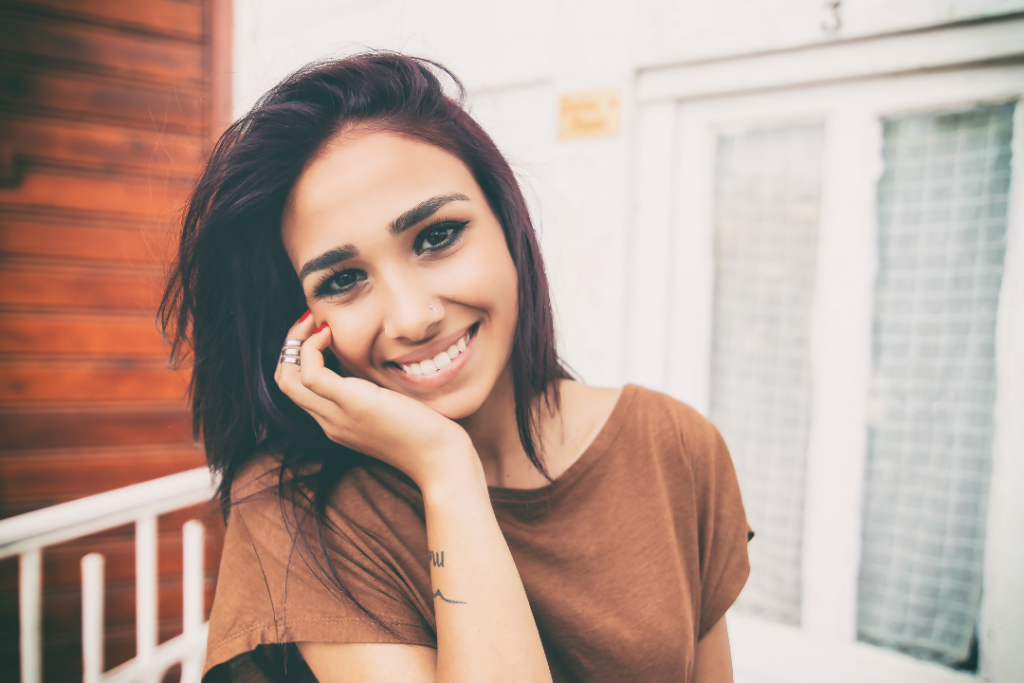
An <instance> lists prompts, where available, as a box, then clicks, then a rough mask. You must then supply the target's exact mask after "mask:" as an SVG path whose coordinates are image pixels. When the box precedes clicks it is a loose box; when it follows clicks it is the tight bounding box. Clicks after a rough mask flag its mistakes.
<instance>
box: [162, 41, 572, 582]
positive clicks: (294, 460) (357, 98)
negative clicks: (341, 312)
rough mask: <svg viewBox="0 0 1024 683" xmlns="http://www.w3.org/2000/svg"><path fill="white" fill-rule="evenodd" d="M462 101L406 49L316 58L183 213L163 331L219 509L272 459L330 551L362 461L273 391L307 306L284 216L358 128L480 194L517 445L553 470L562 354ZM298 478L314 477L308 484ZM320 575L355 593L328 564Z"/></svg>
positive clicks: (518, 232)
mask: <svg viewBox="0 0 1024 683" xmlns="http://www.w3.org/2000/svg"><path fill="white" fill-rule="evenodd" d="M439 75H441V76H442V77H444V76H446V77H448V78H450V80H451V82H452V88H453V89H454V90H455V91H456V96H455V97H449V96H447V95H446V94H445V92H444V88H443V87H442V83H441V80H440V79H439V78H438V76H439ZM464 97H465V91H464V89H463V88H462V85H461V84H460V83H459V81H458V79H456V78H455V76H454V75H453V74H451V72H449V71H447V70H446V69H444V68H443V67H441V66H439V65H437V64H435V63H433V62H429V61H426V60H421V59H413V58H410V57H406V56H403V55H400V54H395V53H370V54H363V55H358V56H354V57H349V58H346V59H338V60H330V61H321V62H316V63H313V64H310V65H308V66H306V67H304V68H302V69H300V70H299V71H297V72H295V73H294V74H292V75H291V76H289V77H288V78H286V79H285V80H284V81H282V82H281V83H279V84H278V85H277V86H276V87H274V88H273V89H272V90H270V91H269V92H268V93H267V94H266V95H264V96H263V98H262V99H260V101H259V102H258V103H257V104H256V105H255V106H254V107H253V108H252V110H251V111H249V113H247V114H246V115H245V116H243V117H242V118H240V119H239V120H238V121H236V122H235V123H234V124H232V125H231V126H230V127H229V128H228V129H227V131H226V132H225V133H224V134H223V135H222V136H221V138H220V140H219V141H218V142H217V144H216V146H215V147H214V149H213V152H212V154H211V156H210V159H209V161H208V163H207V165H206V168H205V170H204V171H203V173H202V174H201V175H200V177H199V179H198V181H197V183H196V186H195V189H194V191H193V193H192V196H191V198H190V201H189V203H188V205H187V208H186V212H185V215H184V220H183V225H182V231H181V240H180V245H179V249H178V254H177V259H176V262H175V263H174V266H173V268H172V270H171V273H170V279H169V281H168V284H167V287H166V290H165V292H164V295H163V300H162V302H161V305H160V311H159V321H160V325H161V328H162V330H163V332H164V334H165V336H166V337H167V338H169V339H170V342H171V344H172V351H171V359H172V361H173V362H175V363H177V364H182V363H183V362H184V361H185V360H186V358H187V357H188V356H189V354H191V365H192V379H191V385H190V392H191V400H192V419H193V431H194V433H195V436H196V438H197V439H200V438H201V439H202V443H203V444H204V446H205V448H206V457H207V460H208V461H209V464H210V467H211V468H212V469H213V470H215V471H216V472H217V473H218V474H220V476H221V480H220V498H221V500H222V502H223V503H224V504H225V506H227V505H230V494H231V485H232V483H233V482H234V479H235V476H236V474H237V473H238V472H239V471H240V470H241V469H242V468H243V467H244V466H245V465H247V464H248V463H249V462H251V461H252V460H254V459H255V458H256V457H258V456H259V455H261V454H264V453H274V454H275V455H276V456H277V457H279V458H280V459H281V463H282V468H281V476H280V489H281V492H282V493H285V489H286V486H287V487H289V488H290V493H291V494H296V493H298V494H299V497H301V498H302V499H303V500H304V501H306V502H308V503H309V504H310V510H311V511H313V512H315V514H316V517H317V519H318V520H319V521H320V524H318V529H319V533H318V539H317V540H318V543H319V545H320V549H321V554H322V555H326V552H325V551H326V548H325V547H324V545H323V522H324V509H325V506H326V504H327V500H328V498H329V495H330V493H331V492H332V491H333V489H334V488H335V487H336V485H337V483H338V481H339V480H340V479H341V477H342V476H343V475H344V474H345V472H347V471H348V470H349V469H351V468H352V467H354V466H357V465H358V464H360V463H361V462H364V459H365V456H362V455H360V454H359V453H356V452H354V451H352V450H350V449H347V448H345V447H344V446H341V445H339V444H336V443H333V442H331V441H329V440H328V439H327V437H326V435H325V434H324V432H323V430H322V429H321V428H320V426H319V425H318V424H317V423H316V422H315V421H314V420H313V418H312V417H310V416H309V415H308V414H307V413H306V412H305V411H303V410H302V409H300V408H298V407H297V406H296V405H295V404H294V403H293V402H292V401H291V400H290V399H289V398H288V397H287V396H285V395H284V394H283V393H282V392H281V390H280V389H279V388H278V386H277V384H276V383H275V382H274V371H275V368H276V365H277V362H278V357H279V353H280V350H281V344H282V343H283V341H284V338H285V334H286V332H287V330H288V328H289V327H290V326H291V325H292V324H293V323H294V322H295V320H296V319H297V318H298V317H299V315H301V314H302V312H303V311H304V310H305V309H306V302H305V296H304V294H303V291H302V288H301V285H300V283H299V280H298V277H297V276H296V274H295V271H294V270H293V268H292V265H291V263H290V262H289V261H288V259H287V257H286V255H285V252H284V248H283V246H282V244H281V234H280V222H281V214H282V211H283V208H284V204H285V201H286V198H287V196H288V194H289V192H290V191H291V189H292V186H293V185H294V184H295V182H296V180H297V179H298V177H299V175H300V174H301V173H302V171H303V169H304V168H305V167H306V165H307V163H308V162H309V161H310V160H311V159H312V158H313V157H314V156H315V155H316V154H317V153H318V152H320V151H321V150H322V148H323V147H324V145H325V144H326V143H327V142H328V141H329V140H330V139H331V138H332V136H334V135H335V134H336V133H337V132H338V131H339V130H342V129H344V128H346V127H349V126H351V125H354V124H358V125H368V126H370V127H372V128H378V129H383V130H388V131H392V132H395V133H398V134H401V135H405V136H409V137H412V138H415V139H419V140H422V141H424V142H426V143H428V144H431V145H434V146H436V147H438V148H440V149H443V150H445V151H446V152H448V153H450V154H452V155H453V156H455V157H456V158H458V159H460V160H461V161H462V162H463V163H465V164H466V166H467V167H468V168H469V169H470V171H471V172H472V173H473V176H474V177H475V179H476V181H477V183H478V184H479V185H480V188H481V189H482V190H483V193H484V195H485V196H486V197H487V200H488V202H489V203H490V207H491V209H492V210H493V211H494V214H495V216H496V217H497V219H498V221H499V222H500V223H501V226H502V229H503V230H504V233H505V240H506V243H507V245H508V250H509V253H510V254H511V256H512V261H513V263H514V264H515V268H516V272H517V274H518V289H519V291H518V298H519V311H518V319H517V322H516V329H515V338H514V340H513V345H512V355H511V361H510V362H511V371H512V378H513V388H514V393H515V413H516V422H517V425H518V429H519V439H520V441H521V442H522V445H523V448H524V449H525V451H526V454H527V456H528V457H529V459H530V461H531V462H532V463H533V464H534V465H535V466H536V467H537V468H538V469H539V470H540V471H541V472H543V473H544V474H545V476H547V471H546V469H545V467H544V463H543V459H542V452H543V451H542V449H541V448H540V445H539V444H538V443H537V422H536V411H535V410H534V409H533V408H534V406H535V405H536V403H537V401H538V400H539V399H540V398H541V397H543V398H544V399H545V400H546V399H547V398H548V396H549V395H552V396H553V397H554V400H555V401H556V404H555V405H556V406H557V383H553V381H554V380H557V379H561V378H566V377H569V373H568V372H567V370H566V368H565V366H564V365H563V364H562V362H561V361H560V360H559V358H558V354H557V352H556V350H555V335H554V321H553V317H552V312H551V304H550V300H549V294H548V283H547V278H546V276H545V273H544V265H543V262H542V259H541V255H540V249H539V246H538V244H537V238H536V235H535V233H534V230H533V226H532V224H531V221H530V216H529V213H528V211H527V208H526V202H525V201H524V199H523V195H522V192H521V190H520V188H519V184H518V182H517V181H516V178H515V175H514V174H513V172H512V170H511V168H510V167H509V165H508V162H507V161H506V160H505V159H504V157H503V156H502V155H501V153H500V152H499V151H498V148H497V147H496V146H495V144H494V142H493V141H492V140H491V138H490V137H489V136H488V135H487V133H485V132H484V130H483V129H482V128H481V127H480V126H479V125H478V124H477V123H476V121H474V120H473V119H472V118H471V117H470V116H469V114H467V113H466V112H465V111H464V109H463V101H464ZM549 391H553V392H554V393H552V394H549ZM300 472H304V473H308V472H314V473H315V474H312V475H309V474H307V475H305V476H302V477H300V476H299V473H300ZM286 473H287V476H286ZM292 497H293V499H294V498H295V496H294V495H293V496H292ZM300 535H301V534H300ZM328 564H330V563H329V562H328ZM325 569H326V570H327V573H328V574H329V575H330V578H331V579H332V583H334V584H335V585H336V586H337V587H338V588H340V589H341V591H342V592H343V593H344V594H346V595H348V596H349V597H351V595H350V594H349V593H348V591H347V590H346V589H345V587H344V585H343V584H342V582H341V580H340V578H339V577H338V574H337V572H336V571H334V570H333V567H330V566H328V567H326V568H325Z"/></svg>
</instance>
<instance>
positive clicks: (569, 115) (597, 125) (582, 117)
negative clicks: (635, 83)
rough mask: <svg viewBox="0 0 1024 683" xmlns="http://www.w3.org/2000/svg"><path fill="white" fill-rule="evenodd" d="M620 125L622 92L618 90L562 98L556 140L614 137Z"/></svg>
mask: <svg viewBox="0 0 1024 683" xmlns="http://www.w3.org/2000/svg"><path fill="white" fill-rule="evenodd" d="M621 122H622V93H621V91H620V90H619V88H603V89H601V90H587V91H585V92H576V93H568V94H566V95H562V100H561V106H560V112H559V117H558V137H560V138H561V139H563V140H568V139H570V138H593V137H600V136H604V135H618V133H619V128H620V127H621V125H622V123H621Z"/></svg>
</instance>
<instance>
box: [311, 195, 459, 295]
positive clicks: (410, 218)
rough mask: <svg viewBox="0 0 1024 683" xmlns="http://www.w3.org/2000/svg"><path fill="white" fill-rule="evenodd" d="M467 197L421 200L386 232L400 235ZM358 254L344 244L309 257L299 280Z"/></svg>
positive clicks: (457, 196)
mask: <svg viewBox="0 0 1024 683" xmlns="http://www.w3.org/2000/svg"><path fill="white" fill-rule="evenodd" d="M468 201H469V197H467V196H466V195H464V194H442V195H438V196H436V197H431V198H430V199H427V200H426V201H422V202H420V203H419V204H417V205H416V206H414V207H412V208H411V209H409V210H408V211H406V212H405V213H403V214H402V215H401V216H399V217H398V218H396V219H395V220H393V221H391V225H389V226H388V232H389V233H390V234H391V235H392V236H397V235H401V234H402V233H403V232H405V231H406V230H408V229H409V228H411V227H412V226H414V225H416V224H417V223H419V222H420V221H422V220H425V219H427V218H430V217H431V216H433V215H434V214H435V213H436V212H437V210H438V209H440V208H441V207H442V206H444V205H445V204H449V203H451V202H468ZM356 256H359V250H358V249H356V248H355V247H354V246H353V245H351V244H346V245H344V246H341V247H337V248H335V249H331V250H330V251H325V252H324V253H322V254H320V255H319V256H316V257H314V258H311V259H310V260H308V261H306V263H305V265H303V266H302V269H301V270H300V271H299V282H302V281H303V280H305V279H306V276H307V275H309V274H310V273H315V272H316V271H318V270H324V269H326V268H330V267H331V266H333V265H335V264H337V263H341V262H342V261H347V260H348V259H350V258H355V257H356Z"/></svg>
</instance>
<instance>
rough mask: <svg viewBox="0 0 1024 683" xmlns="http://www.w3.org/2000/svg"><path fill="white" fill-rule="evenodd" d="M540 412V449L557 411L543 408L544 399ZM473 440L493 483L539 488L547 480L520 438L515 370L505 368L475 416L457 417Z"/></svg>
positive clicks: (536, 407)
mask: <svg viewBox="0 0 1024 683" xmlns="http://www.w3.org/2000/svg"><path fill="white" fill-rule="evenodd" d="M540 404H541V405H540V407H538V406H534V409H535V410H539V411H540V415H539V417H540V419H539V420H538V427H539V428H540V429H539V430H538V431H539V434H537V440H538V442H539V443H537V444H536V446H537V450H538V451H540V450H541V448H540V446H541V443H543V442H545V441H547V439H545V438H544V437H545V436H546V435H547V433H548V431H549V430H550V428H551V426H552V423H558V422H559V420H558V419H557V414H552V413H551V411H548V410H546V409H545V408H544V403H543V401H541V402H540ZM458 422H459V424H461V425H462V427H463V428H464V429H465V430H466V432H467V433H468V434H469V438H470V439H472V441H473V446H474V448H476V452H477V454H478V455H479V456H480V462H481V463H482V464H483V467H484V476H485V477H486V479H487V483H488V485H490V486H501V487H506V488H537V487H539V486H543V485H545V484H547V483H548V481H547V479H545V478H544V475H543V474H541V473H540V472H539V471H538V470H537V468H536V467H534V466H533V464H532V463H531V462H530V459H529V458H528V457H526V451H525V449H523V444H522V442H521V441H520V440H519V428H518V425H517V424H516V409H515V392H514V391H513V388H512V372H511V369H510V368H508V367H506V368H505V371H504V372H502V373H501V376H500V377H499V378H498V381H497V382H496V383H495V385H494V388H493V389H492V390H491V393H490V395H489V396H488V397H487V400H486V401H484V403H483V405H482V406H480V408H479V410H477V411H476V412H475V413H473V414H472V415H470V416H468V417H465V418H463V419H461V420H458Z"/></svg>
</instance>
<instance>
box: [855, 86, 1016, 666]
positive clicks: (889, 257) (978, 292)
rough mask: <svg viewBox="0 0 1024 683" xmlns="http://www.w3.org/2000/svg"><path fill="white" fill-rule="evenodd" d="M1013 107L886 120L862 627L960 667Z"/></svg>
mask: <svg viewBox="0 0 1024 683" xmlns="http://www.w3.org/2000/svg"><path fill="white" fill-rule="evenodd" d="M1012 115H1013V106H1012V105H1003V106H997V107H982V108H977V109H973V110H970V111H966V112H957V113H942V114H934V113H932V114H924V115H913V116H906V117H900V118H894V119H889V120H886V121H885V126H884V145H883V153H884V159H885V164H886V166H885V173H884V175H883V177H882V179H881V181H880V183H879V187H878V221H879V237H878V255H879V272H878V279H877V284H876V292H875V324H874V348H873V356H874V373H873V377H872V389H871V397H870V398H871V400H870V409H869V413H870V415H869V421H870V424H869V438H868V460H867V473H866V481H865V506H864V539H863V550H862V558H861V570H860V580H859V596H858V635H859V638H860V639H861V640H864V641H867V642H871V643H875V644H878V645H882V646H885V647H889V648H892V649H895V650H899V651H902V652H906V653H908V654H911V655H913V656H915V657H918V658H921V659H926V660H931V661H937V662H941V663H945V664H947V665H950V666H957V667H962V666H967V667H970V666H971V664H972V662H971V661H969V660H971V659H972V639H973V638H974V637H975V631H976V624H977V618H978V609H979V605H980V601H981V591H982V585H981V581H982V560H983V552H984V539H985V513H986V504H987V493H988V481H989V468H990V464H991V447H992V437H993V407H994V402H995V323H996V310H997V305H998V297H999V287H1000V284H1001V280H1002V269H1003V255H1004V251H1005V238H1006V207H1007V201H1008V191H1009V180H1010V137H1011V131H1012ZM973 659H975V660H976V657H973Z"/></svg>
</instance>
